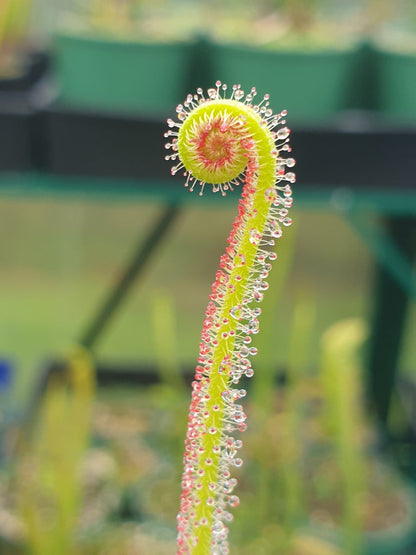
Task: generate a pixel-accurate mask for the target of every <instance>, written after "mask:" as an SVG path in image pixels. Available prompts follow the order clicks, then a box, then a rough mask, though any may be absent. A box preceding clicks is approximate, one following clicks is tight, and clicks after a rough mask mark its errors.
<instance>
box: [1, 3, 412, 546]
mask: <svg viewBox="0 0 416 555" xmlns="http://www.w3.org/2000/svg"><path fill="white" fill-rule="evenodd" d="M217 79H221V80H222V81H223V82H226V83H228V84H229V85H232V84H233V83H241V84H242V86H243V88H245V90H247V91H248V90H249V89H250V88H251V87H252V86H253V85H254V86H256V87H257V89H258V91H259V94H260V96H262V95H263V94H265V93H270V94H271V106H272V107H273V109H274V110H275V111H277V112H278V111H280V110H282V109H283V108H285V109H287V110H288V112H289V115H288V125H289V126H290V127H291V129H292V131H293V144H294V156H295V157H296V158H297V160H298V172H297V173H298V188H299V189H298V192H297V190H296V189H295V187H294V190H295V193H294V199H295V202H294V208H293V210H292V216H291V217H292V219H293V221H294V224H293V226H291V227H290V228H289V229H287V230H285V234H284V238H283V239H282V241H281V245H280V244H279V245H278V260H277V261H276V263H275V267H274V270H273V272H272V275H271V278H270V291H269V292H268V293H269V295H268V297H266V298H265V301H264V303H263V305H262V308H263V315H262V318H263V320H262V322H261V324H262V333H261V334H260V335H259V336H258V338H256V340H257V345H258V347H259V351H260V352H259V355H258V357H256V359H257V360H254V361H253V362H254V367H255V370H256V374H255V377H254V378H253V380H252V383H251V384H247V387H248V389H249V395H248V397H247V404H246V406H247V411H248V414H249V419H250V420H249V422H250V423H249V431H248V432H247V433H246V434H244V435H245V437H243V441H244V444H245V445H244V448H243V454H242V456H243V459H244V461H245V462H244V465H243V469H241V471H239V482H240V484H239V488H238V489H239V495H240V497H241V506H240V507H239V508H238V509H237V510H236V511H235V521H234V522H233V523H232V525H231V527H230V528H231V532H230V542H231V546H232V549H231V553H236V554H237V553H239V554H240V553H241V554H252V553H258V554H261V553H264V554H265V555H269V554H270V555H272V554H277V553H287V554H293V555H295V554H299V555H308V554H319V555H325V554H326V553H328V554H332V553H334V554H335V553H338V554H340V553H342V554H345V555H355V554H364V553H365V554H367V553H369V554H370V553H371V554H374V555H376V554H386V555H387V554H388V555H395V554H398V555H399V554H408V555H410V554H411V553H415V551H416V547H415V546H416V543H415V542H416V499H415V497H414V495H415V494H414V478H415V474H414V470H415V461H416V458H415V457H416V455H415V451H416V449H415V445H416V441H415V414H416V413H415V406H416V404H415V399H416V394H415V391H416V385H415V384H416V382H415V378H416V341H415V329H416V310H415V305H414V299H415V289H416V285H415V277H414V271H413V270H412V267H413V266H414V264H413V262H414V254H415V245H416V237H415V230H416V226H415V221H416V218H415V214H416V202H415V198H416V197H415V189H414V177H413V169H414V154H412V153H414V148H415V146H416V94H415V90H416V5H415V3H414V2H413V1H412V0H397V1H396V2H394V3H392V2H389V1H387V0H363V1H358V0H356V1H351V2H348V3H346V2H342V1H341V0H309V1H308V0H264V1H260V0H259V1H254V2H253V1H252V2H249V1H244V0H239V1H236V0H227V1H222V2H220V1H216V0H213V1H211V2H209V1H202V0H200V1H197V0H193V1H191V0H176V1H169V0H153V1H150V0H85V1H81V0H72V1H71V0H2V3H1V6H0V143H1V145H0V226H1V236H2V240H1V241H0V263H1V273H0V299H1V302H0V306H1V307H2V309H1V311H0V395H1V397H2V398H1V403H0V407H1V409H0V429H1V436H0V437H1V441H0V491H1V495H0V499H1V501H0V538H1V541H0V552H1V553H24V552H30V553H36V554H39V555H48V554H56V553H62V554H66V553H85V554H90V553H91V554H94V553H97V554H98V553H100V554H101V553H103V554H107V553H108V554H116V553H117V554H119V553H122V554H124V553H125V554H130V553H131V554H133V553H134V554H136V553H140V554H145V555H151V554H152V555H153V554H161V555H162V554H164V553H173V552H174V551H175V516H176V511H177V507H178V499H179V484H180V474H181V459H182V448H183V447H182V446H183V439H184V434H185V427H186V420H187V411H188V403H189V397H190V387H189V381H190V376H191V375H192V372H193V367H194V365H195V361H196V358H197V354H198V344H199V335H200V329H201V326H202V320H203V315H204V312H205V307H206V304H207V301H208V295H209V293H210V284H211V283H212V281H213V279H214V276H215V272H216V270H217V267H218V261H219V257H220V255H221V254H222V252H223V251H224V248H225V245H226V237H227V236H228V233H229V229H230V228H231V223H232V221H233V218H234V214H235V211H236V206H237V200H238V191H237V196H236V195H230V196H229V197H227V199H222V198H218V199H217V198H216V197H215V196H212V197H211V195H210V194H209V193H207V194H206V195H205V196H204V197H203V198H202V199H200V198H199V197H198V196H197V195H195V196H194V197H193V198H192V199H190V197H189V194H188V193H187V192H185V191H184V190H183V187H182V184H181V181H180V180H177V179H176V180H171V179H170V177H169V173H170V172H169V164H168V163H167V162H166V161H165V160H164V155H165V152H164V150H163V137H162V133H163V131H161V132H160V133H159V130H162V129H163V127H164V123H163V122H164V121H165V118H166V117H169V116H170V117H173V115H174V113H175V106H176V104H178V103H179V102H181V101H183V100H184V98H185V96H186V94H187V93H188V92H193V91H195V90H196V88H197V87H204V88H206V87H209V86H213V84H214V83H215V81H216V80H217ZM326 133H328V135H326ZM354 134H356V135H357V137H358V139H357V140H359V142H358V143H357V144H359V145H360V147H359V148H358V147H357V152H356V151H355V150H354V149H352V150H351V151H348V149H345V147H344V146H343V145H344V144H350V143H348V142H347V143H344V142H343V141H344V140H345V137H347V139H348V140H349V139H350V138H351V137H352V138H353V139H354V137H355V136H356V135H354ZM327 137H330V138H329V139H328V138H327ZM305 138H306V139H307V140H306V139H305ZM308 141H309V142H308ZM361 141H362V142H361ZM351 144H352V145H354V144H356V143H354V140H352V142H351ZM297 145H299V149H298V150H296V146H297ZM305 145H316V150H313V155H312V154H311V151H310V150H309V149H308V148H305ZM320 145H323V146H325V149H326V150H324V151H319V148H320ZM361 145H364V146H363V147H361ZM315 152H317V154H315ZM386 152H387V156H386V155H385V154H384V153H386ZM407 153H409V154H407ZM406 156H407V157H406ZM302 159H303V161H302ZM357 159H359V160H362V161H361V162H359V163H358V162H356V160H357ZM331 160H332V163H331ZM366 161H369V162H368V163H371V164H373V165H372V166H371V168H372V167H373V166H374V167H375V168H382V169H379V170H377V171H376V172H374V173H373V174H372V173H371V171H368V168H367V169H366ZM302 164H303V165H302ZM385 166H387V167H388V168H390V170H389V171H387V170H386V171H387V173H386V171H385V170H384V167H385ZM334 167H335V168H337V169H336V170H334ZM328 168H329V169H328ZM355 168H357V169H356V171H355ZM327 172H329V173H327ZM331 172H333V173H331ZM362 175H364V176H365V177H360V176H362ZM363 180H364V181H365V184H364V186H363ZM357 215H358V216H357ZM106 301H107V304H106ZM253 506H255V507H256V511H255V512H256V514H255V515H253V510H252V508H253Z"/></svg>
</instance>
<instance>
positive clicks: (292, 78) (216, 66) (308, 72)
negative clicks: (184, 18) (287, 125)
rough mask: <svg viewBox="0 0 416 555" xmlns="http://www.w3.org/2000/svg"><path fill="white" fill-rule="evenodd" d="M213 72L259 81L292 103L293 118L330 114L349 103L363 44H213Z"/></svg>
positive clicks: (231, 79) (246, 84) (261, 88)
mask: <svg viewBox="0 0 416 555" xmlns="http://www.w3.org/2000/svg"><path fill="white" fill-rule="evenodd" d="M211 48H212V55H211V64H212V73H213V75H215V76H217V77H216V78H218V79H220V80H222V81H224V82H225V83H229V84H232V83H240V84H241V86H242V88H243V89H244V90H245V91H247V92H248V91H249V90H250V89H251V87H252V86H253V85H255V86H256V88H257V90H258V92H259V94H260V95H264V94H265V93H269V94H270V96H271V98H272V99H273V102H274V104H276V105H278V106H281V107H282V109H283V108H284V109H286V110H287V111H288V114H290V119H291V121H294V120H295V121H296V120H302V121H305V122H310V121H318V120H321V121H322V120H323V119H328V118H330V117H331V116H333V115H334V114H336V113H337V112H339V111H341V110H343V109H345V108H348V107H349V106H350V101H351V97H352V87H353V85H354V83H353V81H354V79H353V77H354V73H355V71H356V67H355V65H356V63H357V52H358V47H357V48H350V49H346V50H333V51H318V52H303V51H299V52H298V51H289V50H287V51H286V50H281V51H279V50H271V49H270V50H265V49H259V48H254V47H253V48H251V47H248V46H237V45H222V44H213V45H212V46H211Z"/></svg>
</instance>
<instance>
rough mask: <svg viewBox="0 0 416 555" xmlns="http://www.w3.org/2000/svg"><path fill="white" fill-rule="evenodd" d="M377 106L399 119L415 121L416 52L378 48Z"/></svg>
mask: <svg viewBox="0 0 416 555" xmlns="http://www.w3.org/2000/svg"><path fill="white" fill-rule="evenodd" d="M376 67H377V72H378V79H379V108H380V110H381V111H382V112H383V113H385V114H387V115H389V116H392V117H395V118H397V119H399V120H412V121H416V53H415V54H413V55H412V54H404V53H399V52H389V51H387V50H378V52H377V66H376Z"/></svg>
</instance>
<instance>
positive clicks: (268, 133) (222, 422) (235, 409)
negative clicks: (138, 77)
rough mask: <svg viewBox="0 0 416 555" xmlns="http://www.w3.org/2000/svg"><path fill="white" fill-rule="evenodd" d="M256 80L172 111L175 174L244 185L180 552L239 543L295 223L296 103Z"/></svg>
mask: <svg viewBox="0 0 416 555" xmlns="http://www.w3.org/2000/svg"><path fill="white" fill-rule="evenodd" d="M256 95H257V93H256V89H255V88H252V89H251V91H250V92H249V93H248V94H245V93H244V91H243V90H241V87H240V86H239V85H234V86H233V87H232V90H231V94H229V96H228V97H227V86H226V85H225V84H222V83H221V82H220V81H217V83H216V86H215V88H212V89H208V91H207V93H206V94H205V93H204V92H203V91H202V89H198V91H197V94H195V95H191V94H190V95H188V97H187V99H186V101H185V102H184V104H183V105H182V104H180V105H179V106H177V109H176V111H177V118H178V121H177V122H175V121H173V120H171V119H169V120H168V126H169V128H170V129H169V130H168V131H167V132H166V133H165V136H166V137H168V138H170V142H169V143H167V145H166V148H168V149H172V153H170V154H168V155H167V156H166V159H168V160H174V161H175V162H174V163H175V165H174V166H173V168H172V174H176V173H177V172H180V171H182V172H183V173H184V175H185V178H186V183H185V186H186V187H188V188H189V189H190V190H191V191H192V190H194V188H196V187H199V194H200V195H202V193H203V191H204V187H205V185H206V184H212V187H213V191H214V192H220V193H221V194H222V195H225V194H226V192H227V191H229V190H233V189H234V187H235V186H238V185H243V189H242V194H241V199H240V202H239V206H238V214H237V217H236V219H235V220H234V223H233V226H232V230H231V233H230V235H229V237H228V240H227V242H228V246H227V248H226V252H225V254H224V255H223V256H221V259H220V269H219V270H218V272H217V274H216V276H215V281H214V283H213V285H212V292H211V295H210V297H209V298H210V301H209V303H208V307H207V310H206V314H205V320H204V322H203V327H202V334H201V342H200V345H199V357H198V365H197V367H196V371H195V379H194V381H193V383H192V399H191V405H190V410H189V421H188V429H187V435H186V440H185V455H184V471H183V475H182V494H181V500H180V509H179V514H178V517H177V525H178V539H177V553H178V554H191V553H192V554H208V553H212V554H221V555H224V554H225V555H226V554H227V553H229V547H228V541H227V536H228V528H227V527H228V525H229V523H230V522H231V521H232V519H233V515H232V513H231V512H230V511H231V509H232V508H234V507H237V506H238V504H239V498H238V496H237V495H235V493H234V489H235V487H236V485H237V480H236V478H235V477H233V474H232V470H233V468H234V467H240V466H241V465H242V463H243V461H242V459H241V458H240V457H239V456H238V451H239V450H240V448H241V447H242V441H241V439H239V437H238V435H237V434H238V433H239V432H243V431H244V430H245V429H246V415H245V413H244V410H243V406H242V405H241V404H240V402H241V401H240V400H241V399H242V398H243V397H244V396H245V395H246V391H245V390H244V389H242V388H240V387H239V381H240V379H241V378H242V377H243V376H246V377H248V378H250V377H251V376H252V375H253V373H254V372H253V369H252V366H251V362H250V357H251V356H254V355H255V354H256V353H257V350H256V349H255V348H254V347H253V346H251V340H252V335H253V334H257V333H258V332H259V320H258V318H259V316H260V313H261V309H260V308H259V306H258V303H259V302H261V301H262V299H263V295H264V292H265V291H266V290H267V289H268V283H267V281H266V280H267V276H268V274H269V272H270V270H271V262H272V261H273V260H275V259H276V258H277V255H276V253H275V252H274V248H273V247H274V246H275V242H276V239H278V238H280V237H281V235H282V227H283V226H288V225H290V223H291V220H290V218H289V217H288V209H289V208H290V207H291V205H292V189H291V186H290V184H291V183H293V182H294V181H295V174H294V173H293V172H291V171H288V170H287V169H288V168H291V167H293V166H294V164H295V161H294V159H293V158H291V157H289V156H287V157H283V156H282V153H288V152H290V146H289V133H290V130H289V129H288V128H287V127H285V123H286V122H285V119H284V118H285V116H286V111H282V112H281V113H279V114H274V113H273V111H272V109H271V108H270V106H269V95H267V94H266V95H265V96H264V97H263V98H262V100H261V101H259V102H258V103H256Z"/></svg>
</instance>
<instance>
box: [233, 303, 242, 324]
mask: <svg viewBox="0 0 416 555" xmlns="http://www.w3.org/2000/svg"><path fill="white" fill-rule="evenodd" d="M230 314H231V316H232V317H233V318H235V320H241V318H242V316H243V308H242V306H241V304H239V305H236V306H233V307H232V308H230Z"/></svg>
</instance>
